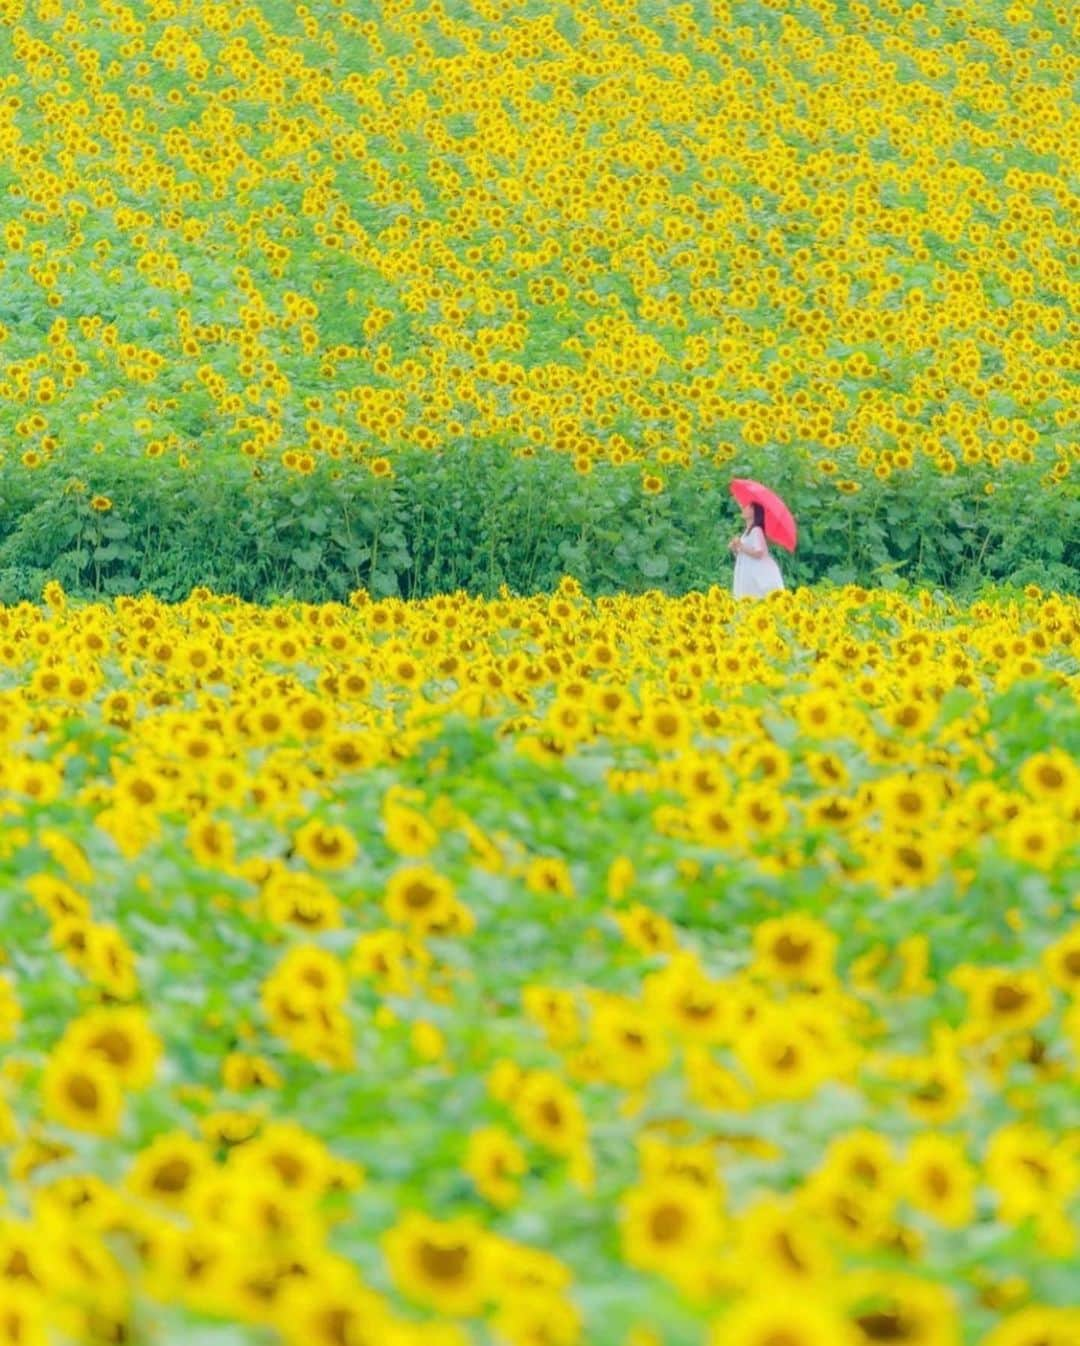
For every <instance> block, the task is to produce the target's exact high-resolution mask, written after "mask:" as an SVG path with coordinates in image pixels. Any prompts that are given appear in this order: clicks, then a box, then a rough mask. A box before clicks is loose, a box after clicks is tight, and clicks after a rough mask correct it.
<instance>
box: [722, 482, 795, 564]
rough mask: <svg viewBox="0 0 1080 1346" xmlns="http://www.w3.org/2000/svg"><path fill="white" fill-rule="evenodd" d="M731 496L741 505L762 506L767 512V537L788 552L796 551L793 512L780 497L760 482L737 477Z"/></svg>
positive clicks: (732, 484) (732, 485)
mask: <svg viewBox="0 0 1080 1346" xmlns="http://www.w3.org/2000/svg"><path fill="white" fill-rule="evenodd" d="M731 494H732V495H733V496H734V497H735V499H736V500H737V501H738V502H739V504H740V505H760V506H761V507H762V509H764V511H765V536H766V537H767V538H768V539H769V541H770V542H775V543H776V544H777V545H778V546H780V547H786V548H787V550H788V551H794V550H795V538H796V534H797V530H796V528H795V520H794V519H793V518H792V517H791V510H789V509H788V507H787V505H785V504H784V502H783V501H782V500H781V499H780V497H779V496H778V495H776V494H775V493H774V492H772V491H770V490H769V488H768V487H767V486H762V484H761V482H760V481H751V480H750V479H749V477H735V478H734V479H733V481H732V483H731Z"/></svg>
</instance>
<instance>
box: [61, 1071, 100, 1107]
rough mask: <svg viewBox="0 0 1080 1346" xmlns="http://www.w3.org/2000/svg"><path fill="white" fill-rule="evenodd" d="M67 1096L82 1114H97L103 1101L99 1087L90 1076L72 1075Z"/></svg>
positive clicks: (68, 1083)
mask: <svg viewBox="0 0 1080 1346" xmlns="http://www.w3.org/2000/svg"><path fill="white" fill-rule="evenodd" d="M67 1096H68V1098H70V1099H71V1101H72V1103H74V1105H75V1106H76V1107H77V1108H78V1109H79V1111H80V1112H96V1111H97V1109H98V1105H99V1103H100V1101H101V1095H100V1094H99V1093H98V1087H97V1085H96V1084H95V1083H94V1081H93V1080H92V1079H91V1078H90V1077H89V1076H88V1075H72V1077H71V1078H70V1079H69V1080H68V1082H67Z"/></svg>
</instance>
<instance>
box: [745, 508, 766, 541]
mask: <svg viewBox="0 0 1080 1346" xmlns="http://www.w3.org/2000/svg"><path fill="white" fill-rule="evenodd" d="M750 508H751V509H752V510H753V511H754V522H753V523H748V524H747V525H746V531H747V532H748V533H749V531H750V530H751V528H760V529H761V531H762V532H763V533H764V531H765V506H764V505H761V504H759V503H758V502H757V501H756V500H752V501H751V502H750Z"/></svg>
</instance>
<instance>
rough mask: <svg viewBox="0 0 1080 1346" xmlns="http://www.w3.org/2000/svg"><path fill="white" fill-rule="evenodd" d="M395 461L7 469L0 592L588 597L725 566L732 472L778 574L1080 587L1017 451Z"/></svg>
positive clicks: (1068, 516)
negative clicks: (766, 490) (788, 542)
mask: <svg viewBox="0 0 1080 1346" xmlns="http://www.w3.org/2000/svg"><path fill="white" fill-rule="evenodd" d="M393 462H394V476H393V477H392V478H386V477H384V478H379V477H376V476H374V475H372V473H371V472H370V471H369V469H368V468H367V466H366V465H364V464H359V463H334V462H333V461H332V460H328V461H327V462H325V463H322V464H320V466H319V467H318V468H317V470H316V471H315V472H314V473H312V474H311V475H310V476H306V477H302V476H297V475H296V474H295V473H290V472H288V471H286V470H285V469H284V468H283V467H280V466H279V465H277V464H276V463H275V464H269V463H266V464H259V465H258V466H257V468H256V470H255V471H252V469H251V468H250V467H249V466H248V465H247V463H246V462H245V461H244V460H243V459H240V460H237V461H232V460H225V459H217V458H215V459H213V460H207V461H205V462H196V463H195V465H194V466H192V467H189V468H187V469H183V468H181V467H179V466H177V465H176V464H174V463H164V464H163V463H162V462H161V461H152V460H147V459H145V458H141V457H124V456H123V455H122V454H108V455H100V456H98V457H93V458H89V459H86V460H84V461H83V462H81V463H76V464H73V463H72V462H71V461H70V460H65V461H64V462H62V463H61V462H53V463H49V464H46V465H45V466H44V467H42V468H40V469H38V470H35V471H27V470H26V469H25V468H22V467H15V468H11V467H9V468H6V469H4V470H2V471H0V601H3V602H8V603H10V602H14V601H16V600H18V599H22V598H33V599H36V598H38V597H39V596H40V593H41V588H42V585H43V584H44V582H45V581H46V580H47V579H49V578H54V577H55V578H57V579H59V580H60V581H61V582H62V583H63V585H64V586H65V588H66V589H67V590H68V592H70V593H72V594H78V595H90V594H117V593H135V592H151V593H154V594H156V595H158V596H159V597H161V598H165V599H176V598H180V597H183V596H185V595H186V594H187V593H189V592H190V590H191V589H192V587H194V586H195V585H200V584H202V585H208V586H212V587H213V588H215V589H217V590H219V591H223V592H229V593H235V594H238V595H240V596H241V597H244V598H247V599H250V600H252V601H260V600H265V599H271V598H274V597H279V596H287V595H291V596H292V597H295V598H298V599H304V600H309V601H321V600H330V599H338V600H340V599H343V598H345V597H346V596H347V595H348V593H349V592H350V591H351V590H353V589H356V588H366V589H368V590H370V591H371V593H372V594H374V595H377V596H386V595H400V596H402V597H423V596H427V595H430V594H432V593H438V592H447V591H453V590H456V589H465V590H467V591H469V592H473V593H477V594H484V595H491V594H493V593H495V592H496V591H497V590H498V589H499V587H500V586H501V585H506V586H508V588H509V589H510V590H511V591H512V592H515V593H535V592H539V591H543V590H546V589H550V588H551V587H552V586H554V585H555V584H556V583H557V582H558V580H559V577H560V576H562V575H564V574H571V575H574V576H576V577H577V578H578V579H579V580H580V581H581V583H582V585H583V587H584V588H585V590H586V591H587V592H589V593H592V594H596V593H603V592H612V591H614V590H626V591H630V592H641V591H643V590H646V589H662V590H665V591H668V592H673V593H675V592H685V591H687V590H691V589H704V588H708V587H709V586H710V585H712V584H720V585H726V584H728V583H730V578H731V567H732V561H731V557H730V554H729V553H728V550H727V544H728V541H729V539H730V538H731V537H732V536H733V535H734V533H735V532H737V531H739V529H740V528H741V526H742V525H741V520H740V518H739V515H738V511H737V509H736V507H735V505H734V502H733V501H732V499H731V497H730V495H729V491H728V483H729V481H730V479H731V477H732V476H743V475H748V476H755V477H758V478H759V479H761V480H765V481H768V482H769V483H770V484H771V485H773V486H774V487H775V488H776V489H777V490H779V491H780V492H781V493H782V494H783V495H784V497H785V498H786V499H787V500H788V502H789V504H790V505H791V507H792V510H793V512H794V514H795V515H796V518H797V519H798V523H799V529H800V544H799V548H798V550H797V552H796V553H795V554H794V555H790V556H789V555H788V554H786V553H783V552H778V556H779V559H780V561H781V564H782V567H783V570H784V574H785V578H786V580H787V582H788V584H789V585H790V586H795V585H799V584H809V583H813V582H818V581H823V580H824V581H832V582H836V583H845V582H855V583H860V584H864V585H868V586H869V585H880V584H885V585H894V586H895V585H898V584H903V583H905V582H911V583H918V584H927V585H932V586H936V587H940V588H944V589H948V590H952V591H954V592H957V593H959V594H970V593H972V592H975V591H977V590H978V589H979V588H980V587H981V586H983V585H984V584H987V583H1002V582H1005V583H1009V582H1011V583H1015V584H1026V583H1030V582H1034V583H1037V584H1039V585H1040V586H1042V587H1043V588H1045V589H1058V590H1061V591H1065V592H1071V593H1076V592H1080V493H1078V492H1077V490H1076V488H1075V487H1073V486H1071V485H1069V483H1068V482H1065V483H1062V484H1061V485H1059V486H1057V487H1056V488H1054V489H1047V488H1046V487H1042V486H1039V485H1038V482H1037V479H1036V478H1035V477H1034V475H1033V474H1031V473H1030V472H1026V471H1024V469H1023V468H1022V467H1016V468H1015V469H1014V472H1013V473H1012V474H1011V475H1010V474H1006V475H1004V476H1000V475H999V476H998V477H996V478H994V477H992V476H991V475H989V474H988V475H986V476H980V475H979V474H977V473H974V472H970V473H967V474H966V475H957V476H955V477H946V476H942V475H941V474H940V473H938V472H937V471H935V470H933V469H931V468H926V469H925V470H924V469H921V468H920V467H919V466H916V468H915V469H913V470H911V471H909V472H905V473H903V474H902V475H900V474H898V475H896V476H894V477H892V478H890V479H889V480H887V481H884V482H881V481H878V480H877V479H875V478H870V479H869V480H868V481H866V482H864V483H863V485H862V489H861V490H860V491H859V492H858V493H856V494H852V495H844V494H841V492H839V491H838V490H837V489H836V487H835V485H834V484H833V482H832V480H831V479H830V478H828V477H825V476H822V475H821V474H820V473H819V472H817V471H816V470H815V469H813V468H812V467H810V466H809V465H807V464H803V463H801V462H798V461H795V460H794V459H793V458H792V456H791V455H790V454H788V455H784V454H783V453H782V452H780V451H777V450H773V451H770V450H767V449H766V450H761V451H760V452H759V453H757V454H754V455H747V456H746V458H745V460H740V461H738V462H732V463H729V464H724V465H723V466H722V467H718V466H716V465H715V464H714V463H711V462H709V461H707V460H704V459H702V460H700V461H697V462H695V463H694V465H693V466H691V467H689V468H685V469H684V468H677V469H672V470H671V471H670V472H668V474H667V476H666V479H665V481H664V484H663V489H662V490H660V491H659V492H658V493H656V494H649V493H648V492H647V491H645V490H644V489H643V486H642V473H641V468H640V467H635V466H632V465H628V466H622V467H615V466H608V465H603V466H600V467H598V468H597V469H596V470H594V471H593V472H592V473H591V474H589V475H587V476H581V475H579V474H578V473H577V472H575V470H574V467H573V464H572V463H571V462H569V461H568V460H566V459H565V458H563V457H560V456H559V455H556V454H550V453H548V454H542V455H539V456H537V457H536V458H534V459H520V458H515V457H513V456H511V455H509V454H507V453H506V452H505V451H500V450H499V449H498V448H496V447H484V448H472V447H465V446H462V447H460V448H456V449H454V450H452V451H448V452H444V453H439V454H431V453H424V452H420V451H402V452H399V453H398V454H396V455H395V457H394V459H393ZM988 482H989V483H990V484H991V486H992V490H991V491H990V492H989V493H988V492H987V490H986V486H987V483H988ZM94 497H100V498H99V499H98V500H97V501H96V505H97V507H96V508H95V504H94ZM106 500H107V501H108V502H109V507H108V508H102V506H103V505H104V504H105V501H106Z"/></svg>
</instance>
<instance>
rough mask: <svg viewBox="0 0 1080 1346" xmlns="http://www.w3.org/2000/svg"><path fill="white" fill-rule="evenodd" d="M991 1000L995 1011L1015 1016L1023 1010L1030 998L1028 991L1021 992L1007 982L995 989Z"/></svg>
mask: <svg viewBox="0 0 1080 1346" xmlns="http://www.w3.org/2000/svg"><path fill="white" fill-rule="evenodd" d="M990 999H991V1003H992V1004H993V1006H994V1009H995V1010H997V1011H998V1012H999V1013H1000V1014H1014V1013H1015V1012H1016V1011H1017V1010H1019V1009H1023V1007H1024V1006H1025V1005H1026V1004H1027V1003H1028V1000H1029V999H1030V997H1029V995H1028V993H1027V992H1026V991H1021V990H1020V989H1019V988H1018V987H1016V986H1010V985H1009V984H1008V982H1006V983H1005V984H1004V985H1002V986H995V987H994V994H993V995H992V996H991V998H990Z"/></svg>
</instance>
